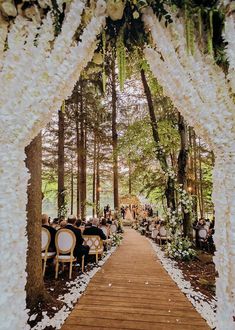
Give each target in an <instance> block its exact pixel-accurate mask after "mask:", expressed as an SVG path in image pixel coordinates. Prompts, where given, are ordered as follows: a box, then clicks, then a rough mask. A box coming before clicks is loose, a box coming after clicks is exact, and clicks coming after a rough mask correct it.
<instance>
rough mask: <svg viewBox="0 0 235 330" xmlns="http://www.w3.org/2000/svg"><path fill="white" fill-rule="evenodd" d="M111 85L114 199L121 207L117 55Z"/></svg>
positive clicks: (113, 58) (112, 66) (112, 64)
mask: <svg viewBox="0 0 235 330" xmlns="http://www.w3.org/2000/svg"><path fill="white" fill-rule="evenodd" d="M111 85H112V146H113V197H114V198H113V199H114V208H118V207H119V195H118V150H117V147H118V134H117V92H116V73H115V56H114V55H113V57H112V62H111Z"/></svg>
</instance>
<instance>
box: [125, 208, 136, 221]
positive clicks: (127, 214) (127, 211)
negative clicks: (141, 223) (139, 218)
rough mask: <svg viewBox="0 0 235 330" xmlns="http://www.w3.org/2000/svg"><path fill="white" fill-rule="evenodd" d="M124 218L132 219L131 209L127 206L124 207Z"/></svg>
mask: <svg viewBox="0 0 235 330" xmlns="http://www.w3.org/2000/svg"><path fill="white" fill-rule="evenodd" d="M125 220H131V221H134V219H133V216H132V214H131V211H130V208H129V207H128V206H127V207H126V212H125Z"/></svg>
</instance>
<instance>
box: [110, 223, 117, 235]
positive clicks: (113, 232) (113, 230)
mask: <svg viewBox="0 0 235 330" xmlns="http://www.w3.org/2000/svg"><path fill="white" fill-rule="evenodd" d="M116 232H117V226H116V225H115V224H112V225H111V226H110V233H111V234H116Z"/></svg>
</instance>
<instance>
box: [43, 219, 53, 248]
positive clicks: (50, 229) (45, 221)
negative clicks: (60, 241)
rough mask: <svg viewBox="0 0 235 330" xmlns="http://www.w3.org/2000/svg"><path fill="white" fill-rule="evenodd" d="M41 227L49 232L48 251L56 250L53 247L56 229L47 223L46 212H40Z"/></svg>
mask: <svg viewBox="0 0 235 330" xmlns="http://www.w3.org/2000/svg"><path fill="white" fill-rule="evenodd" d="M42 227H43V228H46V229H47V230H48V231H49V232H50V234H51V241H50V245H49V248H48V251H50V252H54V251H55V250H56V248H55V235H56V229H55V228H53V227H52V226H50V225H49V217H48V215H47V214H42Z"/></svg>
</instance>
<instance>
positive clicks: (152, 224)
mask: <svg viewBox="0 0 235 330" xmlns="http://www.w3.org/2000/svg"><path fill="white" fill-rule="evenodd" d="M154 228H155V224H154V223H151V225H150V226H149V230H150V231H152V230H154Z"/></svg>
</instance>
